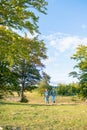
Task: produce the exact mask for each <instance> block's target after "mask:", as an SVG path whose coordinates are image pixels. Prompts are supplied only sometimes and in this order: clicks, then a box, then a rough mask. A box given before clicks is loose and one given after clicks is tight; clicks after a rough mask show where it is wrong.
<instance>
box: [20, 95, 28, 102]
mask: <svg viewBox="0 0 87 130" xmlns="http://www.w3.org/2000/svg"><path fill="white" fill-rule="evenodd" d="M20 102H25V103H27V102H28V99H27V98H26V96H25V95H23V97H22V98H21V100H20Z"/></svg>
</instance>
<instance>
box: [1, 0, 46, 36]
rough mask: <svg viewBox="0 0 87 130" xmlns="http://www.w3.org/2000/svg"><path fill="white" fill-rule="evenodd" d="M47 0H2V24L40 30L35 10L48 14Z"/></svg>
mask: <svg viewBox="0 0 87 130" xmlns="http://www.w3.org/2000/svg"><path fill="white" fill-rule="evenodd" d="M46 6H47V2H46V1H45V0H0V25H2V26H7V27H10V28H15V29H20V30H22V29H28V30H29V31H30V32H31V33H33V32H35V31H36V32H38V25H37V23H38V19H39V17H38V16H36V15H35V10H36V11H38V12H41V13H44V14H46Z"/></svg>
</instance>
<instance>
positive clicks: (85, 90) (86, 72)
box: [70, 45, 87, 98]
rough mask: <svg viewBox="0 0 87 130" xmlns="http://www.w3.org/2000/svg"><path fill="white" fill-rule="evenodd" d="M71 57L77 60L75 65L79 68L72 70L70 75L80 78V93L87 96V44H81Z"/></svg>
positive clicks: (84, 96)
mask: <svg viewBox="0 0 87 130" xmlns="http://www.w3.org/2000/svg"><path fill="white" fill-rule="evenodd" d="M71 58H72V59H74V60H75V61H76V62H77V64H76V65H75V67H74V69H77V70H76V71H73V72H71V73H70V76H73V77H76V78H77V79H78V80H79V85H80V95H82V97H83V98H87V46H85V45H79V46H78V47H77V51H76V53H75V54H74V55H73V56H72V57H71Z"/></svg>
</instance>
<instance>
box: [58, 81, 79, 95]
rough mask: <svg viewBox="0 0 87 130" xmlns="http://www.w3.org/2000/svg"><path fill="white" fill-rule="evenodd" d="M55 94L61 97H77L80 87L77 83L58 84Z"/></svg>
mask: <svg viewBox="0 0 87 130" xmlns="http://www.w3.org/2000/svg"><path fill="white" fill-rule="evenodd" d="M56 90H57V94H58V95H62V96H74V95H79V92H80V87H79V84H78V83H70V84H62V83H60V84H58V86H57V88H56Z"/></svg>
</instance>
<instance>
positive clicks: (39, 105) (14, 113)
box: [0, 93, 87, 130]
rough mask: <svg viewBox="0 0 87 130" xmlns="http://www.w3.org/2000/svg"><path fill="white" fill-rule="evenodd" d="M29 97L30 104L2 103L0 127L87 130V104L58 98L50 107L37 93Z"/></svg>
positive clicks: (39, 129)
mask: <svg viewBox="0 0 87 130" xmlns="http://www.w3.org/2000/svg"><path fill="white" fill-rule="evenodd" d="M27 94H28V93H27ZM27 97H30V99H29V103H28V104H26V103H19V102H12V101H11V102H10V101H9V102H7V101H2V102H1V103H0V126H16V127H20V128H21V130H87V105H86V104H83V103H81V102H80V103H79V104H78V103H76V102H72V100H71V97H65V99H64V97H59V96H58V97H57V100H56V102H57V103H56V104H55V105H51V99H50V105H45V104H44V99H43V98H42V97H40V96H39V95H38V94H37V93H32V94H30V95H27ZM36 97H37V98H36ZM32 100H34V101H32ZM41 101H42V102H41ZM62 101H63V102H62ZM70 101H71V103H70Z"/></svg>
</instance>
